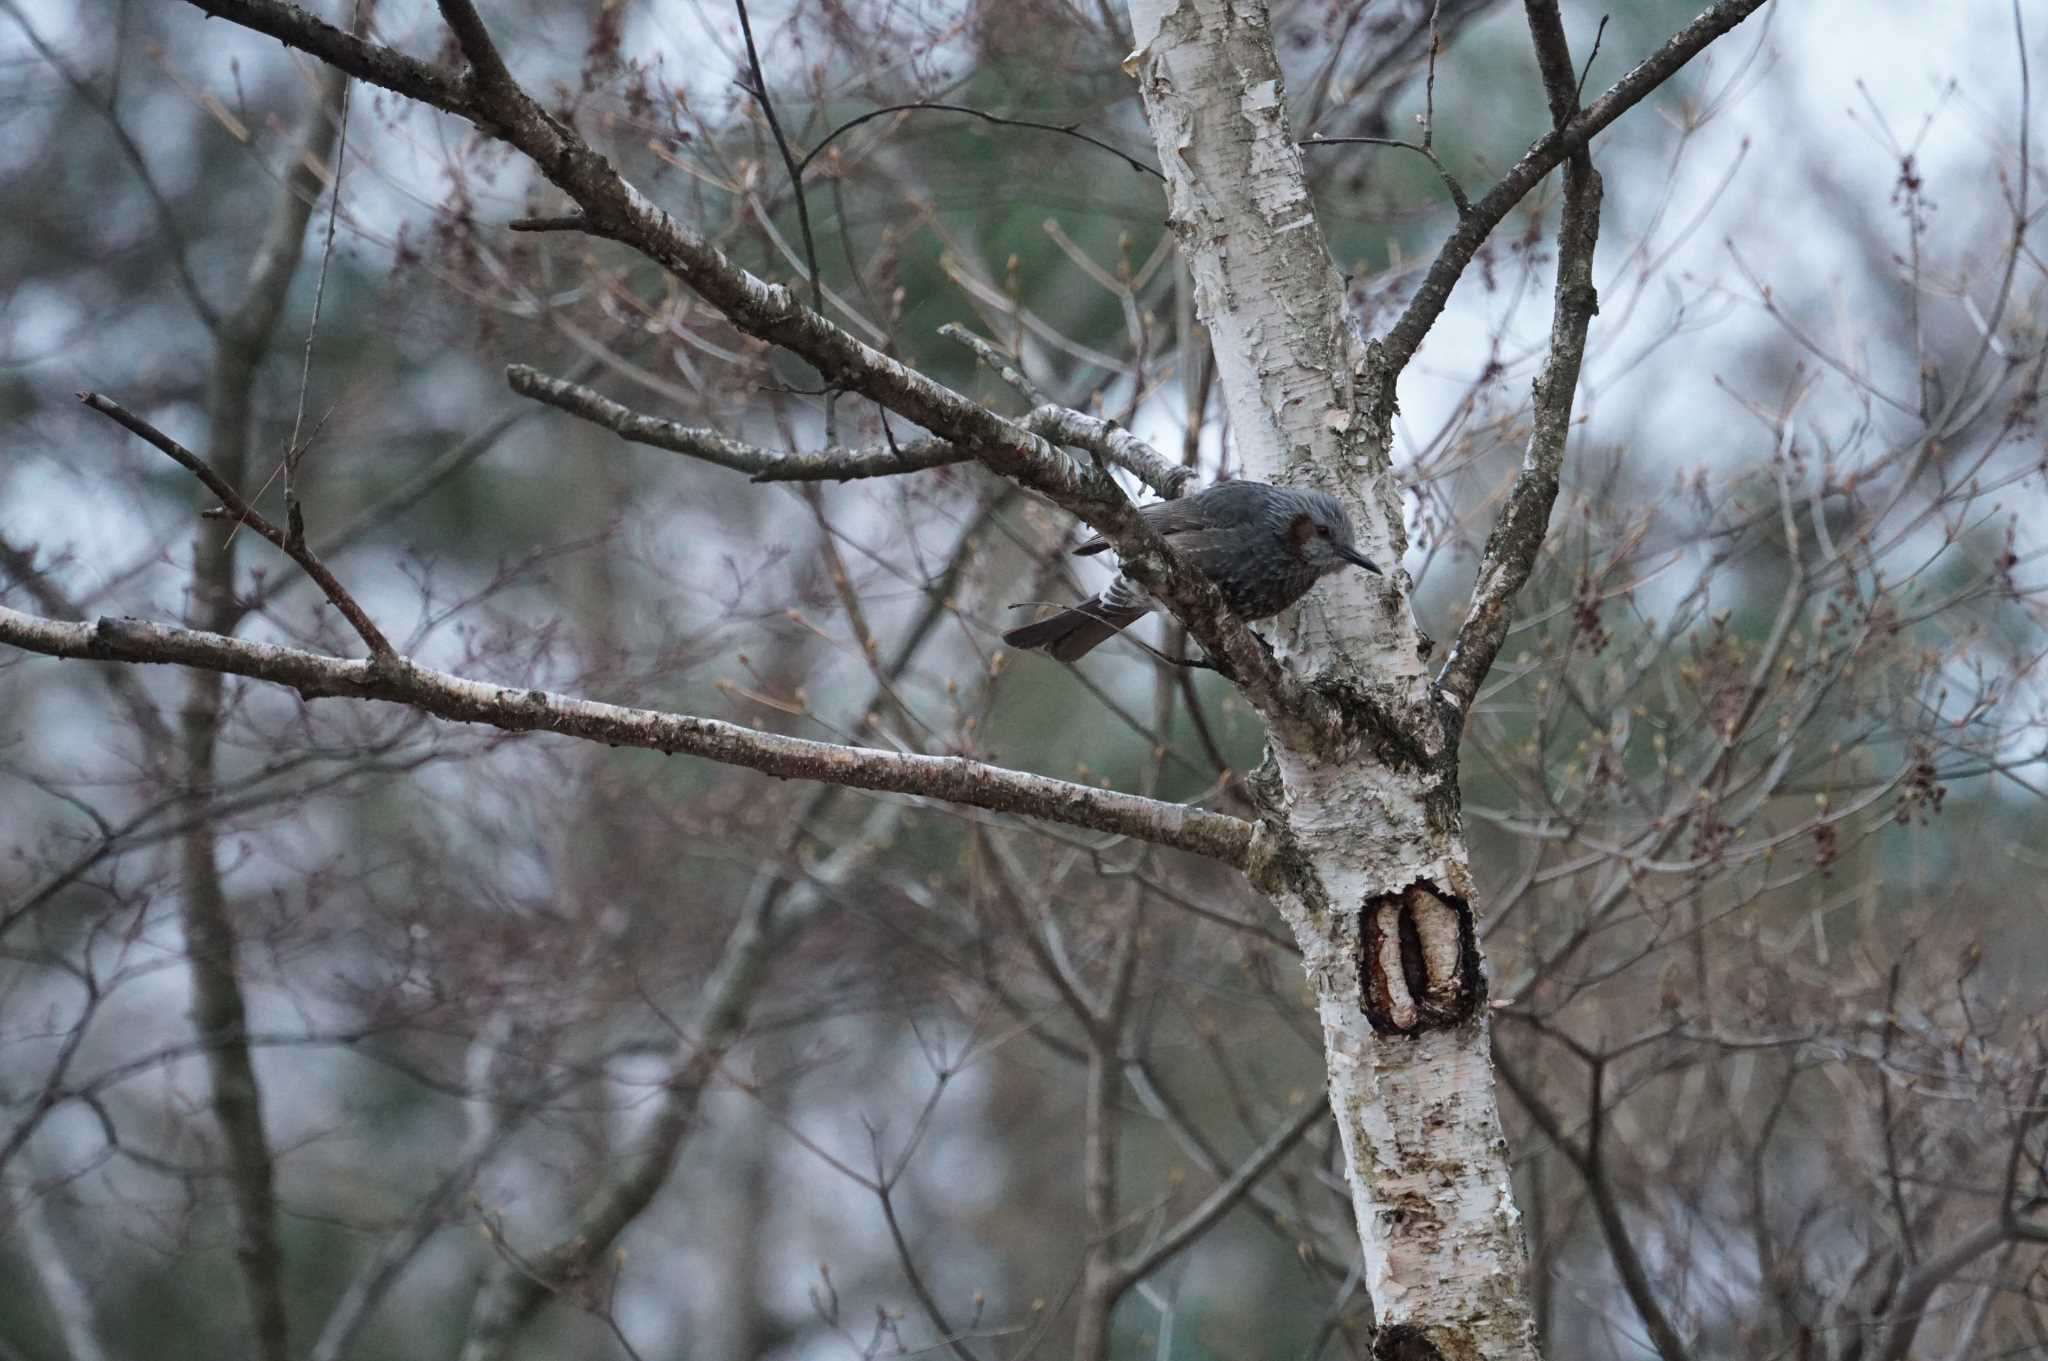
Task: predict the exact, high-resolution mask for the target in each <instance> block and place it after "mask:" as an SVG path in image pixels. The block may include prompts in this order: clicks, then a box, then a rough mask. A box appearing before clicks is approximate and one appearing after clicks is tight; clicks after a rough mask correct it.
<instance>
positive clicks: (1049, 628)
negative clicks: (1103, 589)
mask: <svg viewBox="0 0 2048 1361" xmlns="http://www.w3.org/2000/svg"><path fill="white" fill-rule="evenodd" d="M1146 613H1147V608H1146V607H1145V606H1142V605H1141V606H1137V607H1135V608H1134V607H1132V606H1129V605H1110V604H1106V603H1104V601H1103V599H1102V597H1101V596H1099V595H1098V596H1096V597H1095V598H1094V599H1092V600H1088V601H1084V602H1083V603H1081V604H1079V605H1075V606H1074V607H1073V608H1071V609H1065V610H1061V611H1060V612H1059V613H1058V614H1056V615H1053V616H1052V617H1051V618H1050V619H1041V620H1039V621H1038V622H1037V623H1035V624H1026V625H1024V627H1022V628H1014V629H1011V630H1010V631H1009V632H1008V633H1005V634H1004V635H1003V641H1004V642H1005V643H1007V644H1008V645H1009V646H1011V647H1014V648H1020V649H1023V650H1026V651H1030V650H1034V649H1035V650H1038V651H1042V652H1044V653H1045V654H1046V655H1048V656H1050V657H1051V658H1052V659H1053V660H1054V661H1061V662H1072V661H1079V660H1080V659H1081V658H1082V657H1085V656H1087V655H1088V653H1090V652H1092V651H1093V650H1094V649H1095V647H1096V646H1097V645H1098V644H1100V643H1104V642H1107V641H1108V640H1109V639H1111V638H1114V637H1116V635H1117V634H1119V633H1121V632H1122V631H1123V630H1124V629H1126V628H1129V627H1130V626H1131V625H1132V624H1133V623H1136V622H1137V621H1138V620H1140V619H1142V618H1144V617H1145V615H1146Z"/></svg>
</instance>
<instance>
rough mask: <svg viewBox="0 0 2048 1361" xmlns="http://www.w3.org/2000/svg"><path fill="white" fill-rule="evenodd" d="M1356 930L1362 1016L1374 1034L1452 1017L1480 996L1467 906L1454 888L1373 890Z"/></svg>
mask: <svg viewBox="0 0 2048 1361" xmlns="http://www.w3.org/2000/svg"><path fill="white" fill-rule="evenodd" d="M1359 935H1360V937H1361V941H1360V945H1359V951H1358V968H1359V974H1360V985H1361V986H1362V987H1363V988H1364V990H1365V1018H1366V1020H1368V1021H1370V1022H1372V1028H1373V1029H1374V1030H1377V1031H1378V1032H1380V1033H1381V1034H1382V1035H1412V1034H1414V1033H1415V1032H1416V1031H1418V1030H1424V1029H1434V1028H1438V1027H1441V1026H1450V1025H1457V1024H1459V1023H1460V1022H1463V1021H1466V1020H1469V1019H1470V1018H1471V1017H1472V1014H1473V1013H1474V1012H1476V1011H1477V1010H1478V1009H1479V1006H1480V1004H1481V1003H1482V1002H1484V1001H1485V1000H1486V975H1485V973H1484V972H1483V971H1482V970H1481V969H1480V967H1479V935H1478V932H1477V931H1476V930H1475V929H1474V927H1473V923H1472V907H1471V904H1469V903H1467V902H1466V901H1465V900H1464V899H1463V898H1460V897H1459V896H1458V895H1457V894H1455V893H1448V892H1444V891H1442V890H1440V889H1438V888H1437V887H1436V886H1435V885H1432V884H1424V883H1415V884H1410V885H1409V886H1408V887H1407V888H1405V889H1402V890H1401V891H1400V892H1399V893H1384V894H1381V895H1380V896H1379V897H1377V898H1374V899H1373V900H1371V901H1370V902H1368V903H1367V904H1366V905H1365V913H1364V917H1363V919H1362V925H1361V928H1360V931H1359Z"/></svg>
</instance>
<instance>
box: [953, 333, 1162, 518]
mask: <svg viewBox="0 0 2048 1361" xmlns="http://www.w3.org/2000/svg"><path fill="white" fill-rule="evenodd" d="M939 334H940V335H942V336H944V337H946V339H948V340H952V341H957V342H959V343H960V344H962V345H965V346H966V347H967V348H968V349H970V350H972V351H973V352H974V357H975V358H977V359H979V360H980V361H981V362H982V363H983V364H984V365H985V366H987V368H988V369H989V370H990V372H992V373H994V374H995V375H996V376H997V377H998V378H1001V379H1002V380H1003V381H1004V382H1006V383H1008V384H1009V385H1010V386H1011V387H1013V388H1015V389H1017V391H1018V392H1019V393H1020V394H1022V395H1023V398H1024V400H1025V401H1027V402H1030V403H1032V404H1033V409H1032V412H1031V414H1030V415H1029V416H1027V417H1025V418H1024V421H1023V425H1024V428H1025V429H1027V430H1029V431H1031V432H1032V433H1033V434H1037V435H1042V436H1044V437H1045V438H1046V439H1049V440H1051V441H1052V442H1053V443H1055V444H1065V445H1070V446H1072V447H1073V448H1076V449H1086V450H1087V451H1088V452H1089V453H1091V454H1094V455H1095V456H1096V457H1097V458H1099V459H1102V460H1103V461H1105V462H1108V463H1114V464H1115V465H1116V466H1117V467H1119V468H1122V469H1124V470H1125V471H1127V472H1130V473H1132V474H1134V475H1135V476H1137V478H1138V479H1139V480H1140V481H1142V482H1143V483H1144V484H1145V485H1146V486H1148V487H1150V488H1152V490H1154V491H1156V492H1158V493H1159V494H1160V495H1161V496H1163V497H1165V498H1167V499H1168V500H1172V499H1173V498H1174V497H1176V496H1179V495H1180V494H1181V493H1182V492H1184V491H1186V490H1187V487H1188V484H1189V483H1190V482H1192V481H1194V479H1195V470H1194V469H1193V468H1192V467H1189V466H1186V465H1184V464H1177V463H1173V462H1171V461H1169V460H1168V459H1167V457H1166V456H1165V455H1164V454H1162V453H1160V452H1159V451H1158V450H1157V449H1154V448H1153V447H1152V446H1151V445H1149V444H1147V443H1146V442H1145V441H1144V440H1141V439H1139V438H1138V437H1137V436H1136V435H1134V434H1132V433H1131V432H1130V431H1128V430H1126V429H1124V428H1123V427H1122V426H1121V425H1118V424H1117V423H1116V422H1115V421H1111V420H1104V419H1103V418H1102V417H1100V416H1090V415H1088V414H1086V413H1085V412H1081V411H1076V410H1074V409H1073V408H1072V407H1066V406H1061V405H1060V404H1058V403H1057V402H1054V401H1053V400H1052V399H1051V398H1049V397H1048V396H1047V395H1046V393H1045V391H1044V389H1042V388H1040V387H1039V386H1038V384H1036V383H1034V382H1032V381H1031V379H1030V378H1029V377H1028V376H1027V375H1026V374H1025V373H1024V371H1023V370H1021V369H1019V368H1018V367H1017V366H1016V365H1014V364H1012V363H1011V362H1010V357H1009V356H1008V355H1005V354H1004V353H1003V352H1002V351H1001V350H998V349H997V348H996V347H995V346H993V345H991V344H989V343H988V342H987V341H986V340H983V339H982V338H981V337H980V336H978V335H975V334H974V333H973V332H972V331H969V330H968V329H967V328H966V327H964V326H961V325H958V324H957V323H954V322H947V323H946V324H945V325H944V326H941V327H940V328H939Z"/></svg>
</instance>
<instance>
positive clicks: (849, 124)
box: [797, 101, 1166, 180]
mask: <svg viewBox="0 0 2048 1361" xmlns="http://www.w3.org/2000/svg"><path fill="white" fill-rule="evenodd" d="M926 112H929V113H964V114H966V115H967V116H968V117H969V118H979V119H980V120H981V121H982V122H984V123H993V124H995V125H996V126H997V127H1003V128H1032V129H1034V130H1036V131H1038V132H1057V133H1059V134H1060V135H1061V136H1063V137H1071V138H1073V139H1074V140H1075V141H1077V142H1086V143H1087V144H1088V145H1089V146H1092V147H1098V148H1100V149H1101V150H1103V151H1107V152H1108V153H1109V154H1110V155H1112V156H1114V157H1116V158H1117V159H1118V160H1120V161H1122V162H1123V163H1124V164H1125V165H1128V166H1129V167H1130V168H1131V169H1133V170H1135V171H1137V172H1138V173H1139V174H1141V175H1150V176H1151V177H1152V178H1153V179H1155V180H1158V179H1165V178H1166V177H1165V176H1164V175H1161V174H1160V173H1159V172H1158V171H1157V170H1155V169H1154V168H1152V167H1151V166H1149V165H1146V164H1145V163H1144V162H1143V161H1141V160H1139V159H1138V158H1137V157H1136V156H1133V155H1131V154H1130V153H1129V152H1128V151H1123V150H1119V149H1118V148H1116V147H1113V146H1111V145H1110V144H1109V143H1108V142H1105V141H1102V140H1101V139H1100V138H1096V137H1090V136H1089V135H1088V134H1087V133H1085V132H1082V131H1080V130H1078V129H1077V128H1075V127H1074V125H1073V124H1071V123H1039V122H1034V121H1033V120H1031V119H1029V118H1004V117H1002V116H1001V115H1000V114H993V113H985V112H983V111H982V110H980V109H970V108H968V107H967V106H966V105H965V104H935V103H929V102H925V101H919V102H918V103H915V104H891V105H889V106H888V107H886V108H881V109H871V110H870V111H868V112H867V113H864V114H860V115H857V116H856V117H853V118H849V119H847V120H846V121H845V122H844V123H841V124H840V125H839V126H838V127H836V128H834V129H832V131H830V132H828V133H826V134H825V136H824V139H823V140H821V141H820V142H819V143H818V144H817V145H816V146H814V147H812V148H811V149H810V151H809V152H808V153H806V154H805V156H804V158H803V160H802V161H801V162H799V163H798V165H797V170H798V172H799V173H801V172H802V171H805V170H808V169H810V165H811V162H812V161H815V160H816V159H818V157H819V156H820V155H822V154H823V153H824V150H825V148H826V147H828V146H831V145H832V143H834V142H836V141H837V140H839V138H840V136H841V135H842V134H844V133H849V132H852V131H853V130H854V129H855V128H857V127H859V126H860V125H861V124H863V123H872V122H873V121H874V120H875V119H877V118H886V117H888V116H889V115H890V114H892V113H926Z"/></svg>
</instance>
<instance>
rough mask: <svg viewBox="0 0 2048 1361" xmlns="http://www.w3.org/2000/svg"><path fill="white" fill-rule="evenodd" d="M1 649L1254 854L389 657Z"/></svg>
mask: <svg viewBox="0 0 2048 1361" xmlns="http://www.w3.org/2000/svg"><path fill="white" fill-rule="evenodd" d="M0 643H6V644H8V645H10V646H13V647H18V648H21V649H23V650H25V651H28V652H40V653H43V654H45V655H47V656H51V657H67V658H77V659H87V658H89V659H93V660H98V661H112V662H137V663H165V664H170V665H176V666H186V667H193V668H195V669H198V670H202V671H212V672H220V673H224V674H227V675H235V676H247V677H249V678H250V679H252V680H261V681H269V682H271V683H273V684H277V685H287V686H290V687H292V688H293V689H295V690H297V691H298V692H299V693H300V694H301V695H303V696H305V697H306V698H308V699H316V698H320V697H323V696H339V697H344V698H349V699H376V700H385V701H388V702H390V703H393V704H403V705H406V706H407V707H409V708H413V709H417V710H419V711H420V712H422V713H428V714H433V715H435V716H436V717H439V718H446V719H452V720H454V721H456V722H461V723H484V724H488V725H490V726H492V727H495V728H502V729H504V730H505V731H507V732H554V733H561V734H563V735H565V736H569V737H579V738H583V739H586V740H588V741H593V742H604V743H607V744H609V745H611V746H615V747H639V748H642V749H644V750H648V751H659V752H663V753H665V754H668V755H675V754H677V753H681V754H683V755H686V756H701V757H704V758H706V759H708V760H713V761H719V762H722V763H724V764H726V765H734V766H745V767H746V768H748V769H750V770H758V771H762V772H764V773H766V774H769V775H774V776H778V777H780V778H783V779H798V780H821V781H824V782H826V783H829V784H842V785H851V786H853V787H854V788H856V789H872V790H878V791H881V792H884V793H892V794H909V795H914V796H917V797H921V798H930V799H940V800H944V801H946V802H949V803H960V804H966V805H967V806H969V807H972V808H986V809H989V810H991V811H993V812H998V813H1013V814H1018V815H1021V816H1025V817H1036V818H1044V819H1046V820H1047V821H1051V822H1063V823H1066V824H1068V825H1070V826H1076V827H1085V828H1088V829H1090V830H1092V831H1098V832H1109V833H1112V834H1114V835H1117V836H1128V837H1133V838H1136V839H1137V840H1140V841H1151V842H1155V843H1157V844H1159V845H1161V846H1170V847H1172V848H1174V849H1176V850H1183V851H1191V852H1193V853H1194V854H1196V855H1205V856H1208V857H1210V858H1211V859H1214V860H1221V861H1223V862H1224V863H1225V864H1228V865H1234V866H1237V867H1238V868H1240V869H1242V868H1245V867H1246V866H1248V865H1250V864H1251V863H1252V861H1253V858H1254V853H1255V850H1256V848H1257V840H1258V838H1257V836H1256V828H1255V827H1254V825H1253V824H1252V823H1249V822H1246V821H1244V820H1243V819H1241V818H1234V817H1230V816H1228V815H1226V814H1223V813H1211V812H1208V811H1206V810H1204V809H1199V808H1190V807H1187V806H1185V805H1183V804H1177V803H1164V802H1161V801H1159V800H1157V799H1146V798H1139V797H1138V796H1136V795H1133V794H1119V793H1116V792H1114V791H1111V790H1103V789H1096V788H1093V787H1091V786H1088V785H1083V784H1075V783H1072V782H1071V781H1067V780H1055V779H1051V778H1049V777H1047V776H1043V775H1031V774H1027V773H1025V772H1022V771H1016V770H1006V769H1004V768H1002V767H1000V766H992V765H987V764H984V763H982V762H979V761H970V760H967V759H965V758H962V757H949V756H916V755H903V754H899V753H896V752H890V751H878V750H874V749H872V748H868V747H850V746H840V745H837V744H835V743H831V742H813V741H809V740H807V739H804V738H798V737H784V736H781V735H780V734H777V733H770V732H762V731H759V730H758V729H754V728H747V727H742V726H741V725H739V724H737V723H725V722H721V721H719V720H718V719H711V718H696V717H693V716H691V715H688V714H674V713H664V712H662V711H660V710H655V709H632V708H626V707H624V706H622V705H617V704H604V703H600V702H598V701H595V700H588V699H578V698H576V697H574V696H570V695H558V694H553V693H551V692H549V691H546V690H528V689H520V688H517V687H514V686H505V685H493V684H490V683H489V682H486V681H478V680H468V679H465V678H463V677H461V676H452V675H449V674H448V673H446V672H442V671H434V670H430V669H429V668H427V667H423V666H416V665H414V664H412V663H409V662H406V661H403V660H401V659H398V658H395V657H376V658H371V659H369V660H364V661H356V660H345V659H342V658H337V657H323V656H321V655H320V654H319V653H316V652H306V651H302V650H300V649H298V648H289V647H278V646H275V645H273V644H269V643H254V642H248V641H245V640H243V639H240V638H229V637H225V636H223V635H221V634H218V633H203V632H201V631H199V630H197V629H185V628H177V627H174V626H171V625H168V624H159V623H154V622H152V621H150V620H146V619H115V618H107V617H102V618H101V619H99V620H97V621H95V622H91V623H79V624H71V623H65V622H63V621H61V620H56V619H45V618H42V617H40V616H37V615H32V614H23V613H21V612H20V611H18V610H11V609H7V608H5V607H4V606H0Z"/></svg>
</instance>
